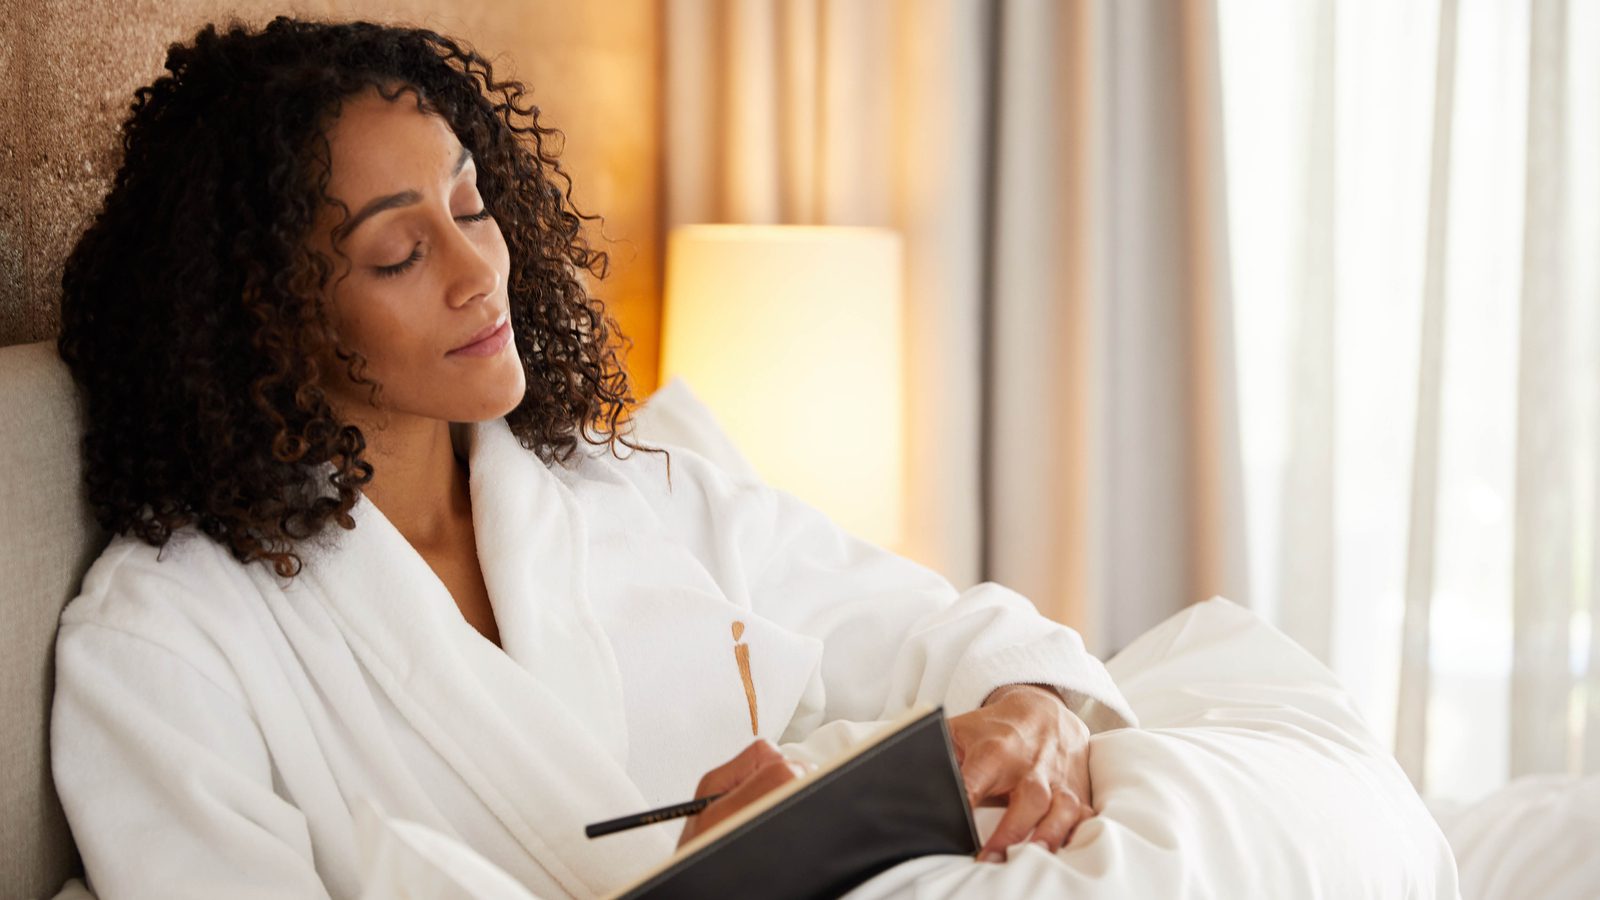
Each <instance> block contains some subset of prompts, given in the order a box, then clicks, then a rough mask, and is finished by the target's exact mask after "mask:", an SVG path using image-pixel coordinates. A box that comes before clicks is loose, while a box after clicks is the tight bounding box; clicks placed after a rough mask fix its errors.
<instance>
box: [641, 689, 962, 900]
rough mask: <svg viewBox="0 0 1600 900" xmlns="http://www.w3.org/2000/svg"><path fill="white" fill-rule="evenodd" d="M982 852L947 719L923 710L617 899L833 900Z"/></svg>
mask: <svg viewBox="0 0 1600 900" xmlns="http://www.w3.org/2000/svg"><path fill="white" fill-rule="evenodd" d="M978 847H979V842H978V830H977V827H976V825H975V824H974V822H973V819H972V809H971V807H970V806H969V805H968V803H967V793H966V788H965V786H964V785H963V783H962V780H961V771H960V768H959V767H958V766H957V765H956V757H955V749H954V747H953V745H952V744H951V742H950V731H949V728H948V727H947V725H946V723H945V718H944V709H943V707H935V708H932V709H929V708H928V707H927V706H926V705H919V706H917V707H914V708H912V709H911V710H908V711H907V712H906V714H905V715H903V716H900V717H899V718H897V719H895V720H893V721H892V722H889V723H886V724H885V725H884V727H883V729H882V730H881V731H879V732H877V733H875V734H874V735H873V736H872V737H870V738H868V739H866V740H864V741H862V742H861V743H859V744H857V745H855V746H853V747H851V748H850V750H849V751H847V752H846V753H845V754H844V755H843V756H841V757H839V758H836V759H834V760H832V761H830V762H829V763H827V764H826V765H824V766H822V767H820V768H819V769H818V770H817V771H815V772H812V773H811V774H809V775H807V776H805V777H803V778H798V779H796V780H794V781H791V782H789V783H787V784H785V785H784V786H783V787H781V788H778V789H776V790H774V791H772V792H770V793H768V794H766V795H765V796H763V797H761V799H759V800H757V801H756V802H754V803H751V804H750V805H748V806H746V807H744V808H743V809H741V810H739V812H737V813H735V814H734V815H732V816H729V817H728V818H727V819H724V820H723V821H721V822H718V823H717V824H716V825H715V826H713V827H712V828H709V829H707V830H706V831H705V832H704V833H702V834H700V835H697V836H696V837H695V838H694V839H693V840H691V841H689V842H688V843H686V844H685V845H684V846H683V847H682V848H680V849H679V850H678V852H677V853H675V854H673V856H672V857H670V858H668V859H667V860H666V861H665V862H663V863H662V864H661V865H660V866H658V867H656V868H655V869H654V870H652V871H651V872H649V873H647V874H645V875H644V876H642V877H641V878H639V879H638V880H637V881H635V882H634V883H633V884H632V885H629V886H628V887H626V888H623V889H622V890H620V891H618V892H617V893H615V894H613V895H611V896H612V897H615V898H624V900H643V898H650V900H669V898H695V900H701V898H706V897H762V898H784V897H796V898H799V897H837V896H839V895H840V894H843V893H845V892H847V891H849V890H850V889H851V888H853V887H855V886H857V885H859V884H861V883H862V882H864V881H866V880H867V879H869V878H871V877H872V876H874V875H876V874H878V873H880V872H882V871H884V870H885V869H888V868H890V867H892V866H894V865H895V864H897V863H900V862H904V861H905V860H908V859H914V858H916V857H919V856H927V855H929V854H934V853H954V854H964V855H966V856H969V857H970V856H974V855H976V854H977V852H978Z"/></svg>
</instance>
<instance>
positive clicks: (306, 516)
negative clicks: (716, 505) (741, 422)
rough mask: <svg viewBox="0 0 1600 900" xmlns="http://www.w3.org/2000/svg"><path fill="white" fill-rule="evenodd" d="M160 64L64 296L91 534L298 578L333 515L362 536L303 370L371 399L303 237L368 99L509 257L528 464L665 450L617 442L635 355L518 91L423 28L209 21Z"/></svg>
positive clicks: (465, 50) (518, 420) (330, 423)
mask: <svg viewBox="0 0 1600 900" xmlns="http://www.w3.org/2000/svg"><path fill="white" fill-rule="evenodd" d="M166 69H167V71H168V73H170V74H163V75H162V76H161V77H159V78H157V79H156V80H155V81H154V82H153V83H152V84H150V85H148V86H146V87H141V88H139V89H138V90H137V91H135V92H134V98H135V99H134V101H133V104H132V106H131V107H130V109H131V114H130V115H129V117H128V118H127V120H126V121H125V122H124V123H123V125H122V130H121V146H122V151H123V161H122V165H121V168H120V169H119V170H118V172H117V173H116V177H115V179H114V180H113V183H112V187H111V189H110V191H109V193H108V194H107V196H106V198H105V202H104V205H103V207H102V209H101V210H100V211H99V212H98V213H97V215H96V217H95V219H94V221H93V223H92V224H91V225H90V226H89V227H88V229H87V230H86V231H85V232H84V234H83V235H82V237H81V238H80V239H79V240H78V242H77V245H76V246H75V247H74V248H73V250H72V252H71V254H70V255H69V257H68V258H67V260H66V263H65V269H64V272H63V275H62V279H61V286H62V295H61V332H60V336H59V338H58V339H57V347H58V350H59V352H60V355H61V358H62V359H63V360H64V361H65V362H66V364H67V365H68V367H69V368H70V369H71V371H72V375H73V377H74V379H75V380H76V382H77V384H78V386H79V388H80V395H81V398H82V401H83V403H84V413H85V418H86V429H85V433H84V438H83V453H84V460H85V476H84V477H85V480H86V485H87V491H88V497H89V502H90V505H91V506H92V508H93V510H94V514H95V517H96V519H97V520H98V521H99V523H100V525H101V526H102V527H103V528H105V529H107V530H108V531H111V532H113V533H117V534H122V533H126V532H130V531H131V532H132V533H133V534H134V535H136V536H137V537H138V538H140V539H141V540H143V541H144V542H146V543H148V544H151V545H153V546H157V547H160V546H163V545H164V544H166V542H167V541H168V540H169V539H170V537H171V535H172V533H173V531H174V530H175V529H178V528H182V527H184V526H186V525H189V524H191V523H193V524H195V525H196V526H197V527H198V529H199V530H200V531H202V532H204V533H205V534H207V535H209V536H210V537H211V538H213V539H215V540H216V541H218V542H219V543H221V544H222V545H224V546H225V547H227V548H228V549H229V550H230V551H231V553H232V555H233V556H234V558H236V559H238V560H239V561H240V562H244V563H248V562H252V561H254V560H266V561H269V562H270V563H271V564H272V568H273V570H274V571H275V572H276V573H277V574H278V575H279V576H280V577H284V578H290V577H293V576H294V575H296V574H298V573H299V571H300V569H301V560H300V558H299V557H298V556H297V555H296V554H295V553H294V552H293V547H294V545H295V543H296V542H298V541H302V540H305V539H307V538H310V537H313V536H315V535H317V534H319V533H321V532H322V530H323V528H324V526H325V524H326V522H327V521H328V520H329V519H333V520H335V521H337V522H338V524H339V525H340V526H341V527H343V528H345V529H351V528H354V527H355V521H354V519H353V518H352V517H351V516H350V514H349V512H350V509H351V507H352V506H354V505H355V503H356V502H357V499H358V490H359V488H360V487H361V486H362V485H365V484H367V483H368V482H369V481H370V480H371V479H372V476H373V467H372V464H371V463H369V462H367V461H365V460H364V459H363V458H362V453H363V450H364V449H365V447H366V439H365V437H364V436H363V435H362V433H361V431H360V429H359V428H357V427H356V426H354V425H352V424H348V423H346V422H342V421H340V420H339V418H338V417H336V416H335V413H334V410H333V408H332V407H331V406H330V405H329V403H328V401H327V399H326V398H325V396H324V393H323V391H322V389H321V388H320V387H319V386H318V376H319V372H318V366H317V363H316V360H317V359H318V358H326V357H324V356H322V354H323V352H324V351H325V350H326V349H328V348H332V350H333V352H334V356H335V357H336V358H338V359H339V360H340V361H341V362H343V363H344V364H345V368H346V372H345V374H346V375H348V377H349V378H351V379H352V380H353V381H355V382H356V383H358V384H362V385H366V386H367V387H368V389H369V395H370V397H371V398H372V401H373V402H374V403H375V404H377V403H380V402H381V401H380V400H379V394H380V391H379V387H380V386H379V385H378V384H377V383H376V382H374V381H371V380H369V379H367V378H366V377H364V376H363V374H362V371H363V369H364V368H365V365H366V361H365V360H364V359H363V358H362V357H361V355H360V354H359V353H356V352H354V351H351V350H349V349H348V348H347V347H346V346H345V345H343V344H341V343H340V341H339V338H338V335H337V334H336V333H335V330H334V328H333V326H332V324H331V322H330V320H329V311H328V310H327V309H325V308H324V305H325V304H324V303H323V302H321V301H320V299H319V298H320V297H321V296H322V291H323V288H324V287H325V286H326V285H327V284H328V283H329V280H330V278H331V277H332V276H333V275H334V266H333V263H332V262H331V261H330V260H329V259H328V257H327V256H325V255H323V254H322V253H320V252H318V251H316V250H314V249H312V248H311V246H310V243H309V236H310V233H311V228H312V225H313V222H314V221H315V220H316V217H317V215H318V212H319V210H320V209H321V208H322V206H323V204H327V203H333V204H335V205H336V206H340V207H342V206H343V204H342V203H338V201H335V200H333V199H332V198H330V197H329V196H328V194H327V185H328V181H329V176H330V169H329V165H330V162H329V161H330V160H331V153H330V151H329V145H328V139H327V135H326V130H327V127H328V125H329V124H330V123H331V121H332V119H333V118H334V117H336V116H337V114H338V111H339V109H340V107H341V104H342V103H343V102H344V101H345V100H347V99H349V98H351V97H352V95H354V94H356V93H358V92H360V91H362V90H363V89H365V88H368V87H375V88H377V89H378V90H379V92H380V93H382V94H383V95H384V96H386V97H389V98H391V99H393V97H394V96H397V95H398V93H399V92H401V91H405V90H409V91H410V92H412V93H414V94H415V95H416V99H417V103H418V106H419V108H420V109H423V110H424V111H427V112H431V113H435V114H437V115H439V116H441V117H442V118H443V119H444V120H445V122H446V123H448V124H449V126H450V127H451V129H452V130H454V132H455V134H456V136H457V138H458V139H459V140H460V141H461V142H462V144H463V145H464V146H466V148H467V149H469V150H470V151H471V152H472V156H473V158H474V159H476V160H477V161H478V166H479V169H478V188H479V192H480V194H481V196H482V197H483V201H484V204H485V206H486V207H487V208H488V209H489V210H490V212H491V214H492V215H493V216H494V217H495V219H496V220H497V221H498V222H499V223H500V225H501V228H502V230H503V233H504V235H505V239H506V244H507V246H508V249H509V251H510V257H511V271H510V277H509V279H508V282H507V289H508V293H509V295H510V314H511V327H512V328H513V329H514V332H515V335H516V344H517V346H518V348H519V351H518V352H519V353H521V354H522V364H523V367H524V369H525V371H526V375H527V390H526V393H525V394H524V396H523V398H522V401H521V402H520V403H519V404H518V405H517V407H516V408H515V409H514V410H512V411H511V412H510V413H508V414H507V415H506V421H507V423H508V424H509V425H510V427H511V430H512V432H513V433H515V434H516V435H517V437H518V440H519V441H520V442H521V443H522V445H523V446H524V447H525V448H527V449H528V450H530V451H534V452H536V453H537V454H538V455H539V457H540V459H541V460H543V461H544V462H545V464H547V465H548V464H550V463H551V462H553V461H556V460H563V461H564V460H566V459H567V458H569V457H570V456H571V454H572V453H573V451H574V449H575V448H576V446H577V438H578V436H582V437H583V439H584V440H585V441H587V442H588V443H590V444H593V445H596V446H609V447H610V449H611V452H612V453H613V454H614V455H615V454H616V453H617V448H616V443H617V441H618V439H619V438H623V439H624V440H622V443H623V444H624V445H626V446H628V447H631V448H634V449H643V450H650V451H651V452H665V451H662V450H655V449H652V448H647V447H640V446H639V445H637V444H634V443H632V442H631V441H629V440H626V438H627V437H628V436H629V435H631V428H629V429H624V428H623V426H624V425H626V424H628V422H629V419H628V413H629V410H630V409H631V407H632V405H633V403H634V398H633V396H632V393H631V390H630V387H629V383H628V379H627V375H626V372H625V370H624V369H623V367H622V363H621V360H620V359H619V350H620V351H621V352H622V353H624V354H625V353H626V350H627V349H628V348H629V347H631V346H632V343H631V341H628V340H627V339H626V338H625V337H623V336H622V335H621V332H620V330H619V329H618V327H617V324H616V322H615V321H614V320H613V319H612V318H611V317H610V316H609V315H608V314H607V313H606V310H605V307H604V304H603V303H602V302H601V301H600V300H598V299H596V298H594V297H591V296H589V295H588V293H587V292H586V290H585V288H584V286H583V284H582V282H581V281H580V280H579V277H578V270H579V269H580V268H581V269H584V270H586V271H588V272H589V273H590V274H591V275H594V276H596V277H597V278H604V277H605V274H606V269H607V265H608V260H607V255H606V254H605V253H604V252H602V251H599V250H593V249H591V248H590V246H589V244H588V241H587V240H586V238H585V237H584V235H583V233H582V225H583V221H585V220H594V219H600V217H599V216H595V215H585V214H583V213H580V212H578V211H577V209H576V208H575V207H574V206H573V204H572V198H571V194H572V181H571V178H569V177H568V175H567V173H566V172H564V171H563V170H562V168H561V167H560V165H559V164H558V163H557V161H556V155H557V153H559V146H557V147H552V146H551V144H552V143H553V139H559V138H562V137H563V136H562V134H561V132H560V131H558V130H556V129H554V128H549V127H544V126H542V125H541V124H540V122H539V109H538V107H537V106H534V105H533V104H532V103H530V102H527V101H526V100H525V99H524V93H525V92H526V88H525V87H524V86H523V85H522V84H521V83H520V82H518V81H515V80H506V81H496V80H495V78H494V74H493V71H492V69H491V66H490V63H489V61H488V60H487V59H485V58H484V57H482V56H480V55H479V54H478V53H477V52H475V51H474V50H472V49H471V48H470V47H468V46H466V45H464V44H463V43H462V42H459V41H457V40H454V39H452V38H449V37H445V36H442V35H440V34H438V33H435V32H433V31H429V30H427V29H422V28H406V27H393V26H387V25H381V24H376V23H372V22H315V21H306V20H300V19H295V18H290V17H287V16H279V17H277V18H275V19H273V20H272V22H271V23H270V24H268V25H267V26H266V27H265V28H264V29H262V30H260V31H252V30H251V29H249V28H248V27H246V26H244V25H241V24H239V23H237V22H230V23H229V24H228V28H227V30H226V31H223V32H219V31H218V30H217V26H216V25H214V24H210V25H206V26H205V27H204V28H203V29H201V30H200V31H199V32H198V33H197V34H196V35H195V37H194V39H193V40H192V41H191V42H190V43H188V44H173V45H171V46H170V47H169V48H168V50H167V58H166ZM386 86H387V87H388V88H389V90H386ZM557 179H559V180H560V181H562V182H564V183H565V188H564V189H563V188H562V187H561V186H560V185H558V184H557ZM348 212H349V211H348V209H346V210H345V213H346V215H347V216H348ZM335 252H336V253H337V255H339V256H340V257H341V258H344V259H345V260H346V261H348V257H344V254H343V253H340V252H338V251H337V248H335ZM591 432H592V433H593V435H594V436H593V437H591ZM668 465H669V467H670V457H669V460H668ZM324 483H326V485H330V486H331V487H332V488H333V491H332V494H331V495H330V494H329V492H327V491H326V490H323V489H322V488H323V484H324Z"/></svg>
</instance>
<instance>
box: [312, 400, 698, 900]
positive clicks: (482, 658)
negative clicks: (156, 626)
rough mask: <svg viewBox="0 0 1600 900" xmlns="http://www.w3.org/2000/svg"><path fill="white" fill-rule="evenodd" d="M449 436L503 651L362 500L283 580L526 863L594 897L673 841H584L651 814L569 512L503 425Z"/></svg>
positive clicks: (638, 836) (572, 505)
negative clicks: (321, 607) (458, 455)
mask: <svg viewBox="0 0 1600 900" xmlns="http://www.w3.org/2000/svg"><path fill="white" fill-rule="evenodd" d="M452 438H453V440H454V441H456V442H458V448H459V449H460V450H463V451H465V455H466V456H467V459H468V465H469V467H470V477H469V489H470V492H471V496H472V520H473V529H474V532H475V537H476V540H477V548H478V560H479V564H480V565H481V567H482V570H483V575H484V581H485V584H486V585H487V587H488V590H489V598H490V603H491V605H492V606H493V608H494V615H495V620H496V622H497V625H498V628H499V632H500V641H501V645H502V647H503V648H504V649H503V650H502V649H501V648H500V647H496V646H495V645H494V644H493V643H492V642H490V641H489V640H488V639H487V638H485V637H484V636H483V635H481V634H479V633H478V631H477V629H475V628H473V627H472V625H471V624H470V623H468V622H467V621H466V619H465V618H464V617H463V616H462V614H461V612H460V609H459V607H458V606H457V605H456V603H455V601H454V599H453V598H452V597H451V595H450V593H449V590H448V589H447V588H446V587H445V586H444V584H443V582H441V581H440V580H439V578H438V576H437V575H436V574H435V573H434V572H433V570H432V568H430V567H429V566H428V564H427V561H426V560H425V559H423V557H422V556H421V555H420V554H419V553H417V552H416V550H415V549H414V548H413V547H412V546H411V544H410V543H408V542H407V541H406V540H405V538H404V537H403V536H402V535H401V534H400V532H399V531H398V530H396V529H395V527H394V525H393V524H392V523H391V522H390V521H389V520H388V519H387V518H386V517H385V516H384V515H383V513H382V512H381V511H379V509H378V508H377V507H376V506H375V505H374V504H372V503H371V502H370V501H369V500H367V498H366V497H365V496H361V497H360V498H359V499H358V501H357V503H356V504H355V506H354V507H352V509H351V516H352V517H353V518H354V519H355V525H356V527H355V529H354V530H353V531H345V530H344V529H341V528H338V527H337V526H330V530H331V531H333V532H336V533H335V534H333V536H332V540H331V541H328V542H324V543H320V544H318V543H315V542H314V543H313V544H311V545H309V546H308V547H307V548H306V550H305V552H304V553H303V554H302V558H303V560H304V562H305V568H304V570H303V571H302V573H301V575H300V577H299V578H297V579H296V583H297V584H298V583H300V581H301V579H305V580H306V582H307V586H308V587H312V588H314V590H313V591H312V593H313V594H314V595H315V597H316V599H317V600H319V601H320V602H323V603H324V604H326V605H327V607H328V608H329V612H330V613H331V614H332V615H333V616H334V618H335V619H336V620H337V621H338V622H339V623H340V626H341V628H342V630H343V631H344V633H345V634H346V636H347V639H348V640H349V643H350V646H351V648H352V650H353V651H354V652H355V653H356V655H357V657H358V658H359V659H360V660H361V662H362V663H363V665H364V666H365V667H366V668H367V669H368V671H370V672H371V673H372V675H373V677H374V679H375V680H376V681H377V682H378V683H379V684H380V685H382V687H383V690H384V691H385V692H386V693H387V695H388V696H389V698H390V699H391V701H393V702H394V704H395V705H396V706H397V707H398V708H399V710H400V711H401V713H402V714H403V715H404V716H405V717H406V719H407V720H408V721H410V722H411V724H412V725H413V727H415V728H416V730H417V731H418V732H419V733H420V734H421V735H422V736H423V737H424V738H425V739H426V740H427V741H428V742H429V744H431V745H432V746H433V747H434V749H435V750H437V751H438V753H439V754H440V756H441V757H443V758H444V759H445V760H446V761H447V762H448V763H449V764H450V765H451V766H452V767H453V768H454V769H456V771H458V772H459V773H460V774H461V776H462V778H463V779H464V780H465V781H466V783H467V784H468V785H470V786H471V788H472V790H473V791H474V792H476V793H477V794H478V796H479V797H480V798H481V799H482V800H483V802H484V804H485V805H486V806H487V807H488V808H489V809H490V810H491V811H493V813H494V814H495V816H496V817H498V818H499V819H500V820H501V821H502V822H503V823H504V824H505V826H506V828H507V829H508V830H509V831H510V832H511V834H512V835H514V836H515V837H516V839H517V840H518V841H519V842H520V843H521V844H522V846H523V847H524V848H525V849H526V850H527V851H528V853H530V854H531V855H532V856H533V857H534V858H536V859H537V860H538V861H539V862H540V863H541V864H542V865H543V866H544V868H545V869H546V870H547V871H549V872H550V873H551V875H552V876H553V877H554V878H555V879H556V880H557V881H559V882H560V883H561V884H562V885H563V887H565V888H566V889H567V890H568V891H569V892H571V893H573V894H580V895H581V894H589V893H604V892H606V891H608V890H610V889H612V888H613V887H615V886H616V885H617V884H620V883H623V882H624V881H626V879H627V878H629V877H631V875H632V874H634V873H635V872H636V871H640V870H642V869H643V868H647V867H648V866H649V865H651V864H653V863H654V862H655V861H658V860H660V859H662V858H665V857H666V856H667V855H669V854H670V853H671V852H672V840H671V838H670V837H669V836H668V835H667V834H666V833H665V832H663V831H662V830H660V829H649V828H640V829H634V830H633V831H631V832H624V833H618V834H615V835H609V836H606V837H604V838H598V839H593V840H591V839H589V838H588V837H586V836H585V835H584V833H583V826H584V825H585V824H588V823H589V822H593V821H598V820H599V819H603V818H609V817H611V816H615V815H623V814H626V813H629V812H636V811H639V810H643V809H644V808H646V806H648V804H647V803H646V802H645V799H644V796H643V794H642V793H641V792H640V790H639V788H638V787H637V785H635V784H634V782H633V781H632V779H631V778H630V777H629V776H628V774H627V771H626V765H627V746H628V734H627V725H626V720H625V717H624V714H625V706H624V702H623V696H622V681H621V675H620V672H619V670H618V668H617V664H616V659H615V657H614V655H613V652H612V647H611V642H610V641H609V639H608V638H607V637H606V635H605V632H604V631H603V629H602V628H601V627H600V625H599V623H598V621H597V620H596V618H595V616H594V615H593V613H592V611H591V609H590V607H589V601H588V596H587V591H586V581H587V576H586V571H587V569H586V566H587V559H586V551H587V539H586V534H585V529H584V523H583V518H582V514H581V511H580V510H579V508H578V505H577V502H576V499H575V498H574V496H573V494H572V491H571V490H570V489H569V488H568V487H567V486H566V485H565V484H564V483H562V481H561V479H560V478H559V477H557V475H556V474H555V473H554V472H552V471H551V469H550V468H549V467H547V466H546V465H545V464H544V463H543V462H542V461H540V459H539V458H538V457H537V456H536V455H535V454H534V453H533V452H532V451H529V450H526V449H524V448H523V447H522V446H521V444H520V443H519V442H518V440H517V438H516V436H515V435H514V434H512V432H511V430H510V428H509V426H508V425H507V424H506V422H505V420H504V419H503V418H502V419H494V420H490V421H488V422H479V423H471V424H467V425H457V426H452ZM579 452H580V453H582V452H583V448H582V446H581V445H580V450H579ZM553 465H560V463H555V464H553Z"/></svg>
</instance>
